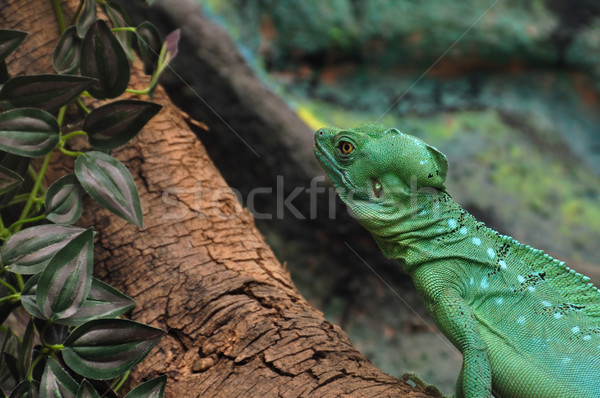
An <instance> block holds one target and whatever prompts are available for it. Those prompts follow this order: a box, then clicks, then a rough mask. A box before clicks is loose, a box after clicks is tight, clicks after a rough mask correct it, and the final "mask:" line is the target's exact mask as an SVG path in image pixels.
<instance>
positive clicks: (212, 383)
mask: <svg viewBox="0 0 600 398" xmlns="http://www.w3.org/2000/svg"><path fill="white" fill-rule="evenodd" d="M1 3H2V7H0V25H1V26H2V27H4V28H10V29H22V30H26V31H28V32H29V33H30V35H29V37H28V38H27V40H26V41H25V43H24V44H23V45H22V47H21V48H20V49H19V50H18V51H17V52H16V53H15V54H14V55H13V56H12V57H11V58H10V59H9V71H10V72H11V73H12V74H16V73H29V74H31V73H42V72H48V71H50V69H51V68H50V65H51V53H52V50H53V45H54V43H55V42H56V40H57V39H58V27H57V24H56V21H55V18H54V13H53V11H52V4H51V1H49V0H46V1H28V0H2V2H1ZM77 3H78V2H77V1H76V0H68V1H64V2H63V5H64V6H65V8H66V9H67V10H69V11H70V12H72V11H73V10H74V7H76V5H77ZM146 81H147V78H146V77H145V76H143V74H142V73H141V71H140V68H139V64H138V65H135V66H134V68H133V76H132V83H133V85H134V86H138V85H139V86H143V83H144V82H146ZM155 100H156V101H157V102H159V103H161V104H162V105H164V108H163V110H162V111H161V112H160V113H159V114H158V115H157V116H156V117H155V118H154V119H153V120H152V121H151V122H150V123H149V124H148V125H147V127H146V128H145V129H144V130H143V131H142V132H141V133H140V135H139V136H138V137H137V138H136V139H134V140H133V142H131V143H129V144H127V145H126V146H125V147H123V148H122V149H120V150H118V151H115V153H114V155H115V156H116V157H117V158H118V159H120V160H121V161H123V162H124V163H125V164H126V165H127V166H128V168H129V169H130V171H131V172H132V174H133V175H134V177H135V179H136V183H137V186H138V189H139V191H140V197H141V200H142V204H143V208H144V218H145V227H144V228H137V227H134V226H132V225H130V224H127V223H125V222H124V221H122V220H120V219H118V218H117V217H115V216H112V215H109V214H108V212H106V211H104V210H102V209H100V208H99V207H98V206H96V205H95V204H93V203H92V202H87V203H86V212H85V215H84V217H83V220H82V224H85V225H93V226H94V228H95V230H96V232H97V243H96V251H95V271H96V273H97V275H99V276H100V277H101V278H102V279H104V280H105V281H107V282H109V283H111V284H113V285H114V286H116V287H118V288H119V289H121V290H122V291H124V292H125V293H126V294H128V295H130V296H131V297H133V298H134V299H136V301H137V303H138V305H137V306H136V308H135V309H134V310H133V311H132V313H131V314H130V316H131V318H133V319H135V320H138V321H142V322H146V323H150V324H152V325H154V326H157V327H161V328H163V329H165V330H167V331H168V333H167V335H166V336H165V337H164V338H163V339H162V340H161V342H160V343H159V345H158V346H157V347H156V348H155V349H154V350H153V351H152V353H151V354H150V355H149V357H148V358H147V359H146V360H145V361H144V362H143V363H142V364H141V365H140V366H139V367H138V368H137V370H136V371H135V372H134V373H133V374H132V377H131V379H132V383H138V382H139V381H141V380H142V379H145V378H147V377H153V376H156V375H157V374H159V373H166V374H167V375H168V376H169V382H168V386H167V396H168V397H192V396H202V397H235V396H241V397H267V396H285V397H297V396H315V397H333V396H347V397H374V396H381V397H384V396H407V397H408V396H410V397H419V396H425V395H424V394H422V393H420V392H418V391H415V390H414V389H412V388H411V387H410V386H408V385H406V384H404V383H402V382H400V381H399V380H398V379H395V378H393V377H391V376H388V375H386V374H384V373H383V372H381V371H380V370H378V369H377V368H375V367H374V366H373V365H372V364H371V363H370V362H369V361H368V360H366V359H365V358H364V357H363V356H362V355H361V354H360V353H359V352H358V351H357V350H356V349H355V348H353V347H352V345H351V344H350V342H349V341H348V339H347V337H346V335H345V334H344V333H343V332H342V331H341V330H340V329H339V328H338V327H336V326H334V325H331V324H330V323H328V322H327V321H325V320H324V319H323V317H322V314H321V313H320V312H319V311H317V310H316V309H314V308H312V307H311V306H310V305H309V304H308V303H307V302H306V301H305V300H304V299H303V298H302V297H301V296H300V294H299V293H298V291H297V290H296V289H295V287H294V285H293V283H292V281H291V280H290V278H289V274H288V273H287V272H286V270H285V269H284V268H283V267H282V266H281V264H279V263H278V261H277V260H276V259H275V257H274V256H273V253H272V252H271V250H270V249H269V247H268V246H267V245H266V244H265V242H264V240H263V237H262V236H261V234H260V233H259V232H258V230H257V229H256V227H255V226H254V222H253V219H252V216H251V215H250V214H249V213H248V212H247V211H246V210H245V209H242V208H241V207H240V205H239V204H238V202H237V200H236V197H235V195H233V193H232V192H231V191H230V189H229V188H228V186H227V185H226V183H225V182H224V180H223V179H222V177H221V176H220V174H219V172H218V171H217V170H216V169H215V167H214V166H213V164H212V163H211V161H210V159H209V158H208V156H207V154H206V152H205V150H204V148H203V146H202V144H201V143H200V142H199V141H198V140H197V138H196V136H195V135H194V134H193V133H192V132H190V131H189V129H188V127H187V126H186V124H185V122H184V121H183V118H182V117H181V115H180V113H179V112H178V110H177V109H176V108H175V107H174V106H172V105H171V104H170V102H169V100H168V98H167V97H166V96H165V94H164V93H163V91H161V90H158V92H157V95H156V98H155ZM53 167H54V170H55V171H56V170H60V169H64V167H65V165H64V163H61V162H58V163H54V166H53Z"/></svg>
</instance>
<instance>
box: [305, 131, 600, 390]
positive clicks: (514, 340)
mask: <svg viewBox="0 0 600 398" xmlns="http://www.w3.org/2000/svg"><path fill="white" fill-rule="evenodd" d="M315 155H316V157H317V159H318V160H319V162H320V163H321V165H322V166H323V168H324V169H325V170H326V172H327V174H328V176H329V177H330V179H331V180H332V182H333V184H334V185H335V187H336V190H337V191H338V194H339V196H340V197H341V198H342V200H343V201H344V202H345V203H346V204H347V206H348V207H349V208H350V210H351V211H352V212H353V214H354V215H355V216H356V218H357V219H358V221H359V222H360V223H361V224H362V225H363V226H364V227H365V228H366V229H367V230H369V231H370V232H371V234H372V235H373V237H374V238H375V241H376V242H377V244H378V245H379V247H380V248H381V250H382V252H383V253H384V254H385V255H386V256H387V257H390V258H395V259H398V260H399V261H400V264H401V265H402V267H403V268H404V270H405V271H406V272H408V273H409V274H410V275H411V277H412V279H413V282H414V284H415V286H416V289H417V291H418V294H419V296H420V298H421V300H422V301H423V302H424V304H425V306H426V308H427V310H428V312H429V313H430V314H431V316H432V318H433V319H434V321H435V322H436V324H437V325H438V327H439V328H440V330H441V331H442V332H443V333H444V334H445V335H446V337H448V339H449V340H450V341H451V342H452V343H453V344H454V345H455V346H456V347H457V348H458V349H459V350H460V351H461V353H462V354H463V367H462V370H461V374H460V377H459V379H458V381H457V387H456V397H468V398H471V397H489V396H491V394H492V391H493V394H494V395H495V396H497V397H545V398H548V397H573V398H575V397H600V292H599V291H598V289H597V288H596V287H594V286H593V285H592V284H591V283H589V278H588V277H586V276H584V275H581V274H579V273H576V272H575V271H573V270H571V269H569V268H568V267H566V266H565V264H564V263H563V262H561V261H558V260H556V259H553V258H551V257H550V256H548V255H547V254H544V253H543V252H542V251H541V250H536V249H533V248H531V247H529V246H526V245H523V244H521V243H519V242H517V241H516V240H515V239H513V238H511V237H509V236H505V235H501V234H499V233H498V232H496V231H494V230H492V229H490V228H488V227H486V226H485V225H484V224H483V223H481V222H478V221H477V220H476V219H475V218H474V217H473V216H471V215H470V214H469V213H468V212H467V211H465V210H464V209H462V208H461V207H460V206H459V205H458V204H457V203H456V202H454V201H453V200H452V198H451V197H450V195H449V194H448V193H447V192H446V188H445V185H444V181H445V178H446V171H447V167H448V164H447V160H446V157H445V156H444V155H443V154H442V153H441V152H439V151H438V150H437V149H435V148H433V147H431V146H429V145H427V144H425V143H424V142H423V141H421V140H419V139H417V138H415V137H412V136H410V135H408V134H403V133H401V132H400V131H398V130H396V129H386V128H384V127H383V126H381V125H378V124H367V125H362V126H359V127H357V128H354V129H348V130H343V129H338V128H333V127H328V128H323V129H320V130H318V131H317V133H316V134H315Z"/></svg>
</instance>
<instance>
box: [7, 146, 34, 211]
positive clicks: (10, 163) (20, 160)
mask: <svg viewBox="0 0 600 398" xmlns="http://www.w3.org/2000/svg"><path fill="white" fill-rule="evenodd" d="M29 161H30V159H29V158H26V157H24V156H19V155H15V154H12V153H8V152H4V151H0V166H2V167H5V168H7V169H9V170H12V171H14V172H16V173H17V174H18V175H19V176H21V178H24V177H25V175H26V174H27V167H28V166H29ZM18 191H19V188H18V187H16V188H14V189H13V190H11V191H9V192H7V193H5V194H3V195H0V205H5V204H8V203H9V202H10V201H11V200H12V199H13V198H14V196H15V195H16V193H17V192H18Z"/></svg>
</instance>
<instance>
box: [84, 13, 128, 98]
mask: <svg viewBox="0 0 600 398" xmlns="http://www.w3.org/2000/svg"><path fill="white" fill-rule="evenodd" d="M80 69H81V74H82V75H84V76H88V77H93V78H95V79H98V82H97V83H95V84H94V85H92V86H91V87H90V88H89V89H88V91H89V92H90V94H92V95H93V96H94V97H96V98H101V99H102V98H115V97H117V96H119V95H120V94H121V93H123V91H125V89H126V88H127V84H129V62H128V61H127V56H126V55H125V52H124V51H123V48H122V47H121V44H119V41H118V40H117V39H116V38H115V36H114V35H113V34H112V32H111V31H110V28H109V27H108V26H107V25H106V22H104V21H103V20H101V19H97V20H96V21H95V22H94V23H93V24H92V25H91V26H90V28H89V30H88V31H87V33H86V35H85V37H84V38H83V44H82V46H81V64H80Z"/></svg>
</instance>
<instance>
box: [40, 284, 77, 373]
mask: <svg viewBox="0 0 600 398" xmlns="http://www.w3.org/2000/svg"><path fill="white" fill-rule="evenodd" d="M34 277H38V278H37V279H39V274H38V275H34ZM36 288H37V286H36ZM34 290H35V289H34ZM33 297H34V298H35V293H33ZM33 324H34V325H35V329H36V330H37V332H38V335H39V336H40V338H43V339H44V340H43V341H44V342H45V343H46V344H49V345H53V344H62V342H63V341H65V339H66V338H67V335H68V334H69V327H68V326H65V325H59V324H57V323H52V322H48V320H45V319H43V318H36V319H34V320H33ZM43 370H44V369H43V366H42V371H43ZM40 373H42V372H40Z"/></svg>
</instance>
